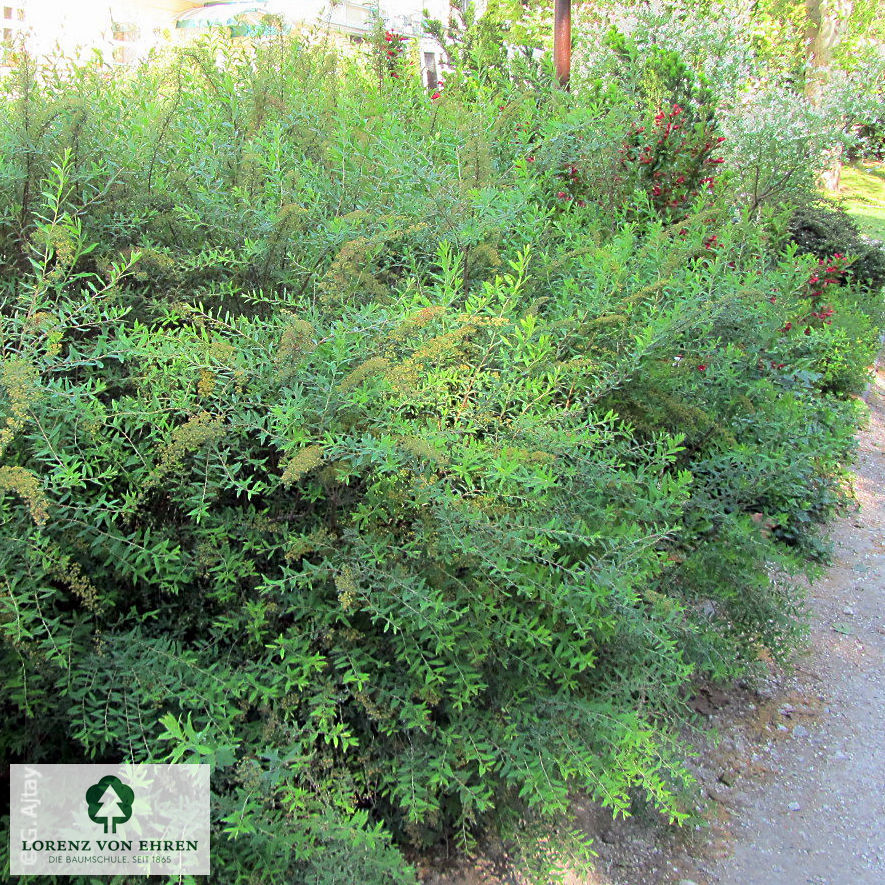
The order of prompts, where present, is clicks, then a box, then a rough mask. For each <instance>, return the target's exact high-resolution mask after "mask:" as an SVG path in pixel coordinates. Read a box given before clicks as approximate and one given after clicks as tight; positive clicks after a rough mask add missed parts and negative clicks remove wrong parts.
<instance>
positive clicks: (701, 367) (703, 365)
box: [698, 363, 707, 372]
mask: <svg viewBox="0 0 885 885" xmlns="http://www.w3.org/2000/svg"><path fill="white" fill-rule="evenodd" d="M698 371H699V372H706V371H707V364H706V363H701V364H700V365H699V366H698Z"/></svg>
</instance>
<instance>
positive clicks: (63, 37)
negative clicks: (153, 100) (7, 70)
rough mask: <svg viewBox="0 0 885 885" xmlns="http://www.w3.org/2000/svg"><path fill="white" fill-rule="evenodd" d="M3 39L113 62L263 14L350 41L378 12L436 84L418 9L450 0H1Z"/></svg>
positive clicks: (237, 26) (439, 7)
mask: <svg viewBox="0 0 885 885" xmlns="http://www.w3.org/2000/svg"><path fill="white" fill-rule="evenodd" d="M0 3H3V6H2V9H3V22H2V34H0V36H2V41H0V42H2V44H3V46H4V47H6V48H11V47H13V46H15V45H17V44H18V43H21V42H23V43H25V45H27V47H28V49H29V50H31V51H32V52H34V53H37V54H41V55H45V54H50V53H52V52H53V51H59V52H61V53H63V54H64V55H66V56H68V57H80V58H84V57H86V56H88V55H90V54H92V52H93V51H94V50H96V49H98V50H99V51H101V52H102V54H103V56H104V57H105V58H106V59H107V60H109V61H112V62H113V63H116V64H130V63H132V62H135V61H137V60H138V59H140V58H143V57H144V56H145V55H146V54H147V53H148V52H149V51H150V49H152V48H153V47H155V46H159V45H162V44H163V43H166V42H170V41H171V42H184V41H186V40H188V39H192V38H193V37H195V36H198V35H199V34H201V33H205V32H207V31H210V30H211V29H212V28H218V27H223V28H227V29H229V32H230V33H233V34H234V35H238V34H239V35H245V34H248V33H249V31H250V30H252V29H254V28H257V27H260V26H261V24H262V21H263V20H264V17H265V16H267V15H274V16H279V17H280V18H281V19H282V20H283V21H284V22H285V23H287V24H289V25H291V26H293V27H296V26H297V27H302V28H307V29H311V30H314V31H315V32H319V33H322V32H326V33H328V34H330V35H332V36H334V37H341V38H342V39H344V40H347V41H349V42H352V43H358V42H360V41H362V40H365V39H366V38H367V37H368V36H369V34H370V33H371V31H372V28H373V26H374V22H375V21H376V19H377V18H378V17H379V16H380V18H381V19H382V20H383V21H384V23H385V26H386V27H388V28H390V29H391V30H395V31H397V32H398V33H401V34H404V35H406V36H408V37H410V38H411V39H412V40H414V41H415V42H416V43H417V45H418V53H419V57H420V59H421V66H422V77H423V79H424V82H425V84H426V85H428V86H429V87H432V86H435V85H436V82H437V78H438V74H439V72H440V71H441V70H442V52H441V50H440V47H439V46H437V45H436V43H435V42H434V41H433V40H432V39H430V38H428V37H427V36H425V35H424V34H423V31H422V27H421V23H422V20H423V12H422V11H423V9H427V10H428V12H429V13H430V15H431V16H432V17H436V18H445V17H446V16H447V15H448V10H449V0H199V2H191V0H76V2H73V3H70V4H67V5H60V4H59V2H58V0H0Z"/></svg>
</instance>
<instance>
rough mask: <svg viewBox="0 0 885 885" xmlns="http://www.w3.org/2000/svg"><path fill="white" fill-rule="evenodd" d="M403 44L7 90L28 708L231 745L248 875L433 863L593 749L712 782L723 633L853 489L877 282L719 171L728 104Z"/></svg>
mask: <svg viewBox="0 0 885 885" xmlns="http://www.w3.org/2000/svg"><path fill="white" fill-rule="evenodd" d="M378 70H379V69H378V68H372V67H371V66H370V67H367V68H366V69H363V68H362V67H360V66H359V65H357V64H356V63H352V62H346V61H342V60H341V59H340V58H337V57H336V56H335V55H333V54H332V53H330V52H328V51H326V50H325V49H322V48H320V49H311V48H308V47H306V46H304V45H302V44H301V43H299V42H298V41H296V40H292V39H290V38H275V39H271V40H268V41H267V42H266V43H264V44H261V45H260V46H259V47H258V49H257V50H255V52H254V53H251V52H250V51H249V50H247V49H246V48H244V47H242V46H223V45H209V46H205V47H203V48H199V47H198V48H193V49H189V50H185V51H181V52H179V53H178V54H177V55H176V56H175V57H174V58H171V59H166V60H164V59H159V60H155V61H154V62H152V63H151V64H149V65H147V66H144V67H142V68H141V69H139V70H137V71H135V72H133V73H132V74H131V75H125V76H124V75H122V74H120V73H118V72H115V73H114V74H113V75H112V74H111V72H108V71H107V70H104V69H102V68H101V67H100V66H99V65H95V66H92V67H86V68H80V69H76V70H72V71H70V72H68V74H67V75H66V76H64V77H51V76H46V72H43V73H42V74H41V72H39V71H36V70H35V69H34V67H33V66H32V65H31V63H30V62H28V61H27V60H23V61H22V64H21V65H20V67H19V69H18V71H17V72H16V73H15V75H14V77H13V79H12V80H11V81H10V83H9V89H10V92H9V94H8V96H7V97H6V98H5V99H4V100H3V105H4V107H3V112H4V113H3V119H4V122H3V123H2V125H0V145H2V147H0V158H2V160H0V262H2V264H3V266H4V271H5V273H4V276H3V283H2V286H3V308H2V312H0V335H2V339H0V344H2V364H0V408H2V410H3V414H4V417H5V424H4V426H3V429H2V430H0V452H2V455H0V508H2V510H0V512H2V529H0V569H2V574H3V575H4V582H3V590H2V597H0V599H2V602H0V636H2V644H0V669H2V673H3V679H4V684H5V686H6V689H7V691H6V693H5V694H4V696H3V699H2V701H0V705H2V707H0V709H2V716H3V724H2V727H0V748H2V753H3V756H4V757H5V758H7V759H9V760H12V761H15V760H18V759H22V760H30V761H40V760H43V761H60V760H67V761H76V760H89V759H107V760H119V759H121V758H124V759H132V760H136V761H147V760H151V761H168V760H194V761H197V760H199V761H208V762H210V763H211V764H212V765H213V777H212V783H213V826H214V837H213V838H214V842H213V870H214V874H213V880H214V881H218V882H224V883H232V882H261V883H271V882H280V883H289V882H296V881H322V882H335V881H340V882H354V881H366V882H382V881H407V880H409V878H410V877H411V875H412V873H411V872H410V869H409V867H408V864H407V863H406V862H405V861H404V860H403V855H402V853H401V851H402V850H403V849H406V848H407V847H409V846H422V845H423V846H426V845H429V844H432V843H433V842H435V841H436V840H438V839H440V838H442V837H445V836H449V835H451V834H456V835H457V836H458V837H459V838H460V840H461V841H462V843H463V844H470V842H471V840H472V839H473V838H474V837H475V836H476V835H477V834H478V833H479V832H480V831H481V829H482V828H483V827H486V826H488V825H490V824H495V825H497V826H499V827H501V828H502V829H503V830H505V831H506V829H507V828H508V827H509V826H512V825H513V824H515V823H516V822H517V821H518V820H519V819H521V818H524V817H525V816H526V815H527V813H529V811H531V810H534V811H535V812H540V813H544V814H549V815H555V814H557V813H559V812H562V811H564V810H566V809H567V808H568V804H569V795H570V792H571V791H573V790H576V789H578V790H584V791H587V792H588V793H590V794H591V795H593V796H594V797H596V798H597V799H600V800H602V801H603V802H605V803H606V804H607V805H609V806H610V807H611V808H612V809H613V810H627V809H629V807H630V803H631V800H632V799H633V798H635V797H644V798H646V799H647V800H649V801H651V802H652V803H653V804H654V805H656V806H657V807H658V808H660V809H661V810H663V811H664V812H665V813H666V814H667V815H669V816H670V817H671V818H673V819H683V818H684V816H685V814H686V811H687V806H686V801H687V799H686V797H687V795H688V794H687V793H686V792H685V787H686V783H687V776H686V774H685V770H684V767H683V765H682V760H683V759H684V752H685V750H684V748H683V747H682V746H681V745H680V743H679V742H678V741H677V740H676V738H675V737H674V735H675V733H676V727H677V726H678V724H679V723H680V722H681V721H682V719H683V718H684V716H685V708H684V698H685V694H686V690H687V687H688V685H689V681H690V679H691V678H692V675H693V674H694V675H696V676H709V677H715V678H721V679H726V678H731V677H734V676H736V675H737V674H741V673H744V674H745V673H747V672H748V671H750V670H751V669H752V667H753V666H754V664H755V662H756V661H757V660H758V657H759V655H760V652H762V651H763V650H768V652H770V653H773V654H774V655H776V656H780V655H783V654H785V653H786V651H787V650H788V649H789V647H790V643H791V642H792V640H793V639H794V638H795V636H796V635H798V633H799V632H800V630H801V618H800V603H799V596H798V593H797V591H796V589H795V588H794V587H793V585H792V584H791V583H790V581H789V577H788V576H789V575H790V574H795V573H796V572H797V571H799V570H801V569H802V568H806V567H809V563H811V562H813V561H815V560H818V559H820V558H821V557H822V556H824V555H825V548H824V546H823V545H822V542H821V539H820V534H819V532H820V528H819V527H820V525H821V524H822V523H823V522H824V520H826V519H827V518H828V517H829V516H831V515H832V514H833V513H834V512H836V511H837V510H838V509H839V507H840V506H841V505H843V504H844V503H845V502H846V500H847V498H848V494H849V492H848V489H847V486H846V480H845V473H844V468H845V465H846V463H847V462H848V461H849V459H850V456H851V452H852V449H853V431H854V427H855V421H856V419H857V416H858V408H857V405H856V402H855V401H854V400H853V399H852V398H851V397H850V396H848V394H850V393H852V392H855V391H857V390H858V389H859V388H860V386H861V385H862V384H863V382H864V378H865V367H866V365H867V364H868V361H869V359H870V355H871V354H872V352H873V349H874V347H875V342H876V323H877V322H878V313H877V311H878V310H879V305H880V299H879V298H878V294H871V293H870V292H868V291H865V290H862V289H860V288H858V287H857V286H854V287H852V286H851V285H849V284H848V283H847V282H846V277H845V272H846V268H848V267H850V262H851V256H850V255H849V256H848V257H847V258H846V259H840V258H836V259H834V261H833V262H830V263H827V265H826V268H824V267H823V266H822V265H820V264H819V263H818V259H817V258H815V257H813V256H808V255H802V254H800V253H798V252H797V251H796V249H795V247H794V246H789V245H787V244H786V241H787V231H786V228H785V226H784V224H783V223H781V222H778V220H777V219H773V220H772V222H771V223H770V224H766V225H759V224H758V223H756V222H755V220H754V219H745V218H741V217H739V216H736V215H735V214H734V213H733V212H732V210H731V209H730V208H729V205H730V204H729V193H728V188H727V185H722V184H721V183H720V184H719V185H718V186H715V187H714V183H715V182H717V181H720V179H719V178H718V174H719V169H720V165H719V158H718V157H716V156H715V155H714V154H715V151H714V146H715V144H718V137H716V136H715V133H713V132H712V131H711V130H710V129H709V127H708V125H707V123H705V122H703V119H702V121H701V122H700V123H698V124H697V125H696V126H695V125H694V124H692V126H691V127H689V131H688V132H687V133H686V134H685V136H684V137H683V136H681V135H679V136H677V135H676V132H677V131H678V128H677V130H673V129H672V127H671V123H670V122H667V124H666V125H667V127H668V129H667V137H668V138H670V139H671V140H670V142H668V144H669V145H673V146H674V149H673V151H672V152H671V151H669V150H668V149H665V148H658V149H657V150H652V148H651V147H650V148H649V150H648V151H645V148H644V146H643V145H642V144H641V138H640V137H639V136H640V133H641V132H642V131H648V132H659V131H660V129H661V126H663V125H664V124H663V123H662V122H661V121H662V120H671V119H672V120H675V119H676V118H677V117H678V114H675V113H674V110H673V108H674V106H678V105H677V104H675V99H674V100H673V101H670V100H669V99H668V101H667V103H666V104H665V106H663V109H662V107H661V106H659V105H655V104H654V103H649V101H647V100H646V98H647V97H643V96H642V95H635V94H632V93H630V92H628V91H627V90H626V87H618V85H617V84H611V83H608V84H602V83H600V84H599V85H598V88H597V89H595V90H587V91H586V92H579V93H578V94H574V95H569V94H565V93H563V92H561V91H559V90H557V89H554V88H552V87H551V88H546V87H545V88H539V87H538V86H537V82H540V81H541V80H542V79H543V78H542V77H541V75H540V74H538V76H537V78H536V80H535V81H533V83H532V85H531V86H525V85H519V83H518V82H516V81H507V80H505V79H503V78H502V79H500V80H498V81H497V82H495V81H489V80H488V79H483V78H477V77H467V76H460V75H458V74H453V75H451V76H450V77H449V79H448V82H447V83H446V85H445V87H444V88H443V89H442V90H441V91H440V94H439V95H438V97H436V98H432V97H431V96H430V95H428V94H427V93H426V92H424V91H423V90H422V89H421V88H420V86H419V85H418V84H417V82H415V81H414V80H413V79H410V78H409V77H408V76H397V77H390V76H387V74H388V73H389V72H387V71H385V70H382V74H381V76H380V77H379V76H376V74H377V71H378ZM404 70H405V69H404ZM392 72H393V73H396V71H392ZM524 82H525V81H524ZM656 88H658V89H659V88H660V87H659V85H658V86H657V87H656ZM643 126H644V127H645V130H643V129H642V127H643ZM714 138H717V140H715V141H712V140H711V139H714ZM708 142H709V143H708ZM625 152H627V153H626V157H627V159H626V161H625ZM631 152H632V153H631ZM692 152H695V153H692ZM677 154H681V158H680V159H678V161H677V160H676V159H674V157H675V156H676V155H677ZM689 155H690V156H694V157H697V158H698V160H697V163H698V164H706V166H704V168H705V169H706V170H707V171H708V174H706V175H701V174H700V171H699V170H700V168H701V167H700V165H699V166H698V168H697V169H694V167H691V168H693V169H694V172H693V173H692V174H694V175H695V179H696V180H697V182H698V184H699V187H698V189H697V190H696V192H694V193H692V194H690V195H688V196H686V195H685V194H683V193H682V192H679V195H678V201H679V202H678V206H674V205H659V203H660V201H657V200H656V198H657V197H659V196H660V194H658V193H655V188H658V189H659V190H660V186H659V184H658V181H660V180H661V179H662V178H663V179H664V180H666V181H667V182H668V183H669V185H670V186H673V187H676V185H677V183H678V182H677V178H678V176H674V175H673V174H670V173H671V172H672V169H673V167H672V166H671V165H668V164H672V163H675V162H679V163H688V160H686V159H685V158H686V157H688V156H689ZM652 156H653V158H654V159H653V160H649V162H648V163H646V162H645V161H644V160H643V159H642V158H643V157H652ZM649 163H652V164H654V165H653V168H651V169H647V170H646V169H642V168H640V167H642V166H647V165H649ZM631 164H632V165H631ZM689 165H690V164H689ZM680 168H681V167H680ZM686 168H688V166H686ZM655 171H660V172H661V176H659V177H656V176H655V175H654V174H653V173H654V172H655ZM701 178H707V179H709V180H708V181H703V182H701V180H700V179H701ZM701 184H703V185H704V186H703V187H701V186H700V185H701ZM821 279H824V280H825V281H826V282H825V283H823V282H821ZM824 302H826V303H824Z"/></svg>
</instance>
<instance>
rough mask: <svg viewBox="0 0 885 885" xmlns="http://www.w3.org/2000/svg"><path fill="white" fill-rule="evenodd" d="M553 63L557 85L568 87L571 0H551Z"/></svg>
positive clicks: (570, 49)
mask: <svg viewBox="0 0 885 885" xmlns="http://www.w3.org/2000/svg"><path fill="white" fill-rule="evenodd" d="M553 64H554V66H555V67H556V79H557V80H559V85H560V86H563V87H564V88H566V89H568V81H569V76H570V75H571V70H572V0H553Z"/></svg>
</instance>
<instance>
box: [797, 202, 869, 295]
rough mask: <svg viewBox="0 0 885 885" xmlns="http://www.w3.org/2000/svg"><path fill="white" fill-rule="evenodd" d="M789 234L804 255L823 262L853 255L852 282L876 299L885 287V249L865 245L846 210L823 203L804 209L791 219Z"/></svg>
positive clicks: (850, 271)
mask: <svg viewBox="0 0 885 885" xmlns="http://www.w3.org/2000/svg"><path fill="white" fill-rule="evenodd" d="M789 233H790V238H791V240H792V241H793V242H794V243H795V244H796V245H797V246H798V247H799V249H800V250H801V251H802V252H809V253H811V254H812V255H815V256H817V258H819V259H825V260H828V259H830V258H832V256H833V255H848V256H850V257H851V259H852V260H851V267H850V269H849V277H850V279H851V280H853V281H854V283H855V284H856V285H858V286H862V287H864V288H865V289H869V290H871V291H872V293H873V295H874V296H875V297H878V296H879V295H880V293H881V291H882V289H883V288H885V250H883V249H882V248H881V246H877V245H875V244H872V243H869V242H865V241H864V240H863V238H862V237H861V234H860V231H859V230H858V227H857V225H856V224H855V223H854V222H853V221H852V220H851V218H850V217H849V215H848V213H847V212H845V210H844V209H840V208H839V207H837V206H833V205H832V204H831V203H825V202H823V201H822V200H821V201H817V202H813V203H811V204H809V205H807V206H801V207H800V208H798V209H796V211H795V212H794V214H793V216H792V218H791V219H790V226H789Z"/></svg>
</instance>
